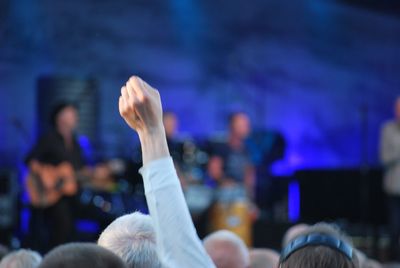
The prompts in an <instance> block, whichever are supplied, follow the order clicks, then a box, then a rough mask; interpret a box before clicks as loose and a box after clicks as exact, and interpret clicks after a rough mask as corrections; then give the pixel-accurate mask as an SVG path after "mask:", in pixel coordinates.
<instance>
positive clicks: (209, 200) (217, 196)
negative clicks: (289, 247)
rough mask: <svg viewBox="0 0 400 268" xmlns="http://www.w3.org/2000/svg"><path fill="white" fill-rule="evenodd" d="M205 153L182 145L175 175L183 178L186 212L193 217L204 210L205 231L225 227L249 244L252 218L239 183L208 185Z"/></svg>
mask: <svg viewBox="0 0 400 268" xmlns="http://www.w3.org/2000/svg"><path fill="white" fill-rule="evenodd" d="M208 158H209V157H208V154H207V153H206V152H204V151H202V150H201V149H200V148H198V147H197V146H196V145H195V144H194V143H193V142H191V141H186V142H184V144H183V154H182V163H180V164H178V167H179V168H180V169H181V172H179V174H182V175H183V177H184V178H180V179H181V180H184V183H182V185H183V190H184V194H185V199H186V202H187V205H188V208H189V211H190V213H191V215H192V217H193V219H194V220H195V219H196V218H197V217H200V216H201V215H204V214H205V213H207V217H208V220H207V222H208V224H207V225H208V226H207V227H208V230H207V231H208V232H213V231H217V230H221V229H224V230H229V231H232V232H234V233H235V234H237V235H238V236H239V237H241V238H242V239H243V241H244V242H245V243H246V244H247V245H248V246H251V244H252V220H251V217H250V212H249V210H250V202H249V200H248V198H247V195H246V190H245V188H244V186H243V185H239V184H232V185H228V186H218V187H217V186H212V185H210V183H208V182H209V181H207V174H206V171H205V170H206V168H205V166H206V165H207V161H208Z"/></svg>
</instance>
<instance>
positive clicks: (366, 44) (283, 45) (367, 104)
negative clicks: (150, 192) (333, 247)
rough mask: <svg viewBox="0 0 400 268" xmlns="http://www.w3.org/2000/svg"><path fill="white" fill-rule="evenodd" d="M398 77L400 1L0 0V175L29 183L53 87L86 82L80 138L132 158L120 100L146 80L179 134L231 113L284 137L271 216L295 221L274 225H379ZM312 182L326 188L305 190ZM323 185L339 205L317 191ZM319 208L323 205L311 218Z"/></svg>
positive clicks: (99, 153) (216, 130)
mask: <svg viewBox="0 0 400 268" xmlns="http://www.w3.org/2000/svg"><path fill="white" fill-rule="evenodd" d="M399 73H400V5H399V3H398V2H397V1H395V0H393V1H389V0H388V1H376V0H375V1H374V0H369V1H357V0H347V1H333V0H330V1H328V0H327V1H311V0H310V1H307V0H301V1H281V0H268V1H267V0H255V1H241V0H232V1H211V0H203V1H197V0H187V1H182V0H167V1H159V0H158V1H157V0H156V1H145V0H137V1H128V0H124V1H94V0H84V1H50V0H43V1H29V0H1V1H0V167H1V168H2V170H5V172H11V174H13V175H10V176H13V178H18V177H19V176H20V173H21V168H22V166H23V163H22V161H23V157H24V155H25V154H26V153H27V151H28V150H29V148H31V146H32V144H33V143H34V141H35V140H36V138H37V135H38V133H39V131H40V128H39V124H40V121H41V120H39V119H40V118H41V116H43V115H41V114H40V111H39V110H40V108H39V107H42V108H43V106H42V105H41V101H43V99H42V98H39V97H38V96H39V91H38V88H39V87H40V82H39V81H40V78H42V79H46V77H47V78H49V77H50V78H51V77H53V78H54V77H57V78H63V79H75V80H77V81H91V82H90V83H91V86H93V88H95V90H93V92H91V94H92V95H91V96H92V98H90V99H91V100H92V102H89V105H92V106H91V107H92V108H90V109H91V110H90V111H95V115H94V116H91V115H88V116H89V117H90V118H92V119H93V118H94V119H93V120H94V121H93V122H92V125H91V128H90V129H86V130H85V131H86V134H88V135H89V137H90V138H91V140H92V143H93V148H94V152H93V154H94V155H95V156H96V157H97V158H106V159H107V158H108V159H109V158H116V157H118V158H131V157H132V153H131V148H134V147H135V146H137V144H138V141H137V138H136V136H135V135H132V132H131V131H130V130H129V129H128V128H127V127H126V126H125V124H124V122H123V121H122V120H121V118H120V116H119V113H118V109H117V100H118V97H119V94H120V87H121V86H122V84H123V83H125V81H126V79H127V78H128V77H129V76H130V75H132V74H137V75H139V76H141V77H143V78H144V80H146V81H149V83H150V84H151V85H153V86H155V87H156V88H158V89H159V90H160V92H161V94H162V96H163V104H164V106H165V107H166V109H167V110H172V111H174V112H175V113H176V114H177V115H178V117H179V121H180V133H181V135H182V136H184V137H186V136H191V137H195V138H198V139H205V138H207V137H212V136H217V135H219V134H220V133H222V132H223V131H224V130H225V129H226V118H227V115H228V114H229V113H230V112H232V111H235V110H242V111H245V112H247V113H248V114H249V115H250V118H251V121H252V125H253V128H254V129H261V130H268V131H273V132H277V133H280V134H281V135H282V137H283V139H284V145H285V146H284V147H282V148H284V149H282V150H283V153H284V154H283V155H282V157H280V159H279V160H278V161H274V163H272V165H271V166H269V167H268V168H269V170H270V173H271V176H272V177H273V178H270V180H273V181H275V182H274V183H275V184H276V185H278V186H276V187H278V188H280V189H281V188H283V189H284V190H282V196H283V197H282V196H280V197H278V198H276V199H277V200H278V201H279V202H280V203H279V204H278V205H277V207H276V206H275V209H278V210H279V209H280V208H279V206H284V207H285V208H284V209H283V211H284V212H285V213H287V214H285V215H284V216H282V217H281V218H279V216H278V217H277V218H275V221H274V220H272V221H271V220H266V222H267V223H268V224H273V223H276V222H279V223H282V224H290V222H291V221H296V220H306V221H316V220H317V219H316V218H317V217H318V218H319V219H321V220H322V219H331V220H337V219H340V220H344V221H346V222H347V221H352V222H356V223H358V224H362V225H364V224H367V223H373V222H374V221H377V222H379V224H384V221H385V219H384V215H380V214H379V215H378V214H375V213H374V214H373V215H372V216H371V215H370V214H368V213H367V212H363V211H362V210H361V208H364V209H365V208H372V204H375V205H377V206H378V207H377V210H376V211H379V212H380V213H383V212H382V211H384V209H385V207H384V201H383V199H382V198H381V197H382V193H381V192H380V180H381V174H380V169H379V162H378V138H379V130H380V125H381V124H382V123H383V122H384V121H385V120H387V119H389V118H391V117H392V110H393V109H392V107H393V101H394V99H395V97H396V96H398V95H399V88H400V75H399ZM68 94H71V95H73V97H74V98H77V97H79V96H80V95H79V94H80V93H79V92H78V93H74V92H69V93H68ZM68 94H67V95H68ZM80 98H81V99H83V100H86V101H87V96H83V97H80ZM93 100H94V101H93ZM92 119H91V120H92ZM83 127H84V124H81V128H83ZM85 131H84V132H85ZM7 174H8V173H7ZM371 174H372V175H371ZM7 176H8V175H7ZM313 178H314V179H315V178H317V179H316V180H317V181H318V183H320V184H321V185H320V186H316V184H315V183H312V184H311V186H310V185H309V184H310V183H309V180H312V179H313ZM322 178H325V179H326V181H330V182H326V181H323V182H321V179H322ZM14 181H15V180H14ZM293 182H294V184H293ZM365 182H367V183H366V184H365ZM259 184H260V185H261V186H260V187H261V188H260V189H261V190H259V191H261V195H262V194H263V193H262V189H263V187H262V185H263V183H262V182H261V183H260V182H259ZM279 185H283V186H279ZM290 185H291V186H290ZM327 185H332V187H337V189H338V191H339V192H334V193H333V195H332V196H333V197H338V198H340V202H337V201H335V202H331V201H332V199H329V198H327V194H328V193H329V191H327V193H326V194H325V195H324V194H322V193H323V191H322V190H321V189H322V188H321V187H323V186H325V187H326V186H327ZM371 186H373V187H371ZM16 187H17V189H18V185H17V186H16ZM299 187H300V188H299ZM302 187H303V190H302ZM7 189H8V188H7ZM298 189H300V197H299V196H298V195H296V192H297V191H298ZM318 189H320V190H321V191H320V192H319V193H320V195H317V194H316V195H313V196H312V197H311V194H312V193H314V192H315V191H316V190H318ZM371 189H373V190H376V191H374V192H371ZM302 191H303V192H302ZM290 192H292V195H291V197H290V196H289V195H290ZM293 192H294V195H293ZM330 193H331V194H332V191H331V192H330ZM288 196H289V197H288ZM303 196H306V197H305V198H304V199H302V197H303ZM287 197H288V198H287ZM290 198H292V199H290ZM293 198H294V199H293ZM352 198H354V199H356V200H357V201H356V203H357V204H355V205H354V206H350V204H354V202H353V201H354V200H353V199H352ZM371 198H378V199H379V200H377V201H376V200H375V199H371ZM310 199H311V200H310ZM320 199H321V200H322V201H321V200H320ZM275 201H276V200H275ZM278 201H277V202H278ZM261 202H262V201H261ZM291 202H292V203H291ZM293 202H294V203H293ZM302 202H303V203H302ZM319 202H327V203H326V206H325V205H321V207H322V209H321V208H315V204H325V203H319ZM328 203H329V204H328ZM331 203H333V204H331ZM310 204H313V205H311V206H310ZM18 206H23V204H22V205H21V204H17V205H16V207H18ZM349 206H350V207H351V208H350V209H349ZM281 209H282V208H281ZM285 209H287V210H285ZM335 209H337V210H338V211H339V210H340V211H339V212H337V213H336V212H335ZM343 209H344V210H345V211H343ZM298 210H299V211H298ZM321 210H322V211H321ZM347 210H348V211H347ZM374 211H375V210H374ZM277 213H278V214H279V212H277ZM290 213H294V214H292V215H289V214H290ZM355 213H356V214H357V213H358V214H357V215H356V214H355ZM3 214H4V213H3ZM367 214H368V215H367ZM321 217H322V218H321ZM370 217H374V220H371V219H370ZM376 218H378V219H376ZM267 223H265V222H262V223H260V224H261V226H263V227H262V228H261V229H263V230H266V227H265V226H266V224H267ZM256 227H257V226H256ZM275 227H276V226H275ZM275 227H274V226H272V227H271V228H275ZM350 229H351V228H350ZM367 229H368V228H367ZM255 230H257V228H255ZM357 230H360V228H358V229H357ZM368 230H369V229H368ZM371 232H373V233H375V234H376V232H378V234H379V230H378V231H376V230H375V231H371ZM355 233H356V232H355ZM267 236H268V235H267ZM259 237H262V236H259ZM264 242H265V240H262V241H261V240H260V241H255V243H259V244H263V243H264ZM265 243H266V242H265Z"/></svg>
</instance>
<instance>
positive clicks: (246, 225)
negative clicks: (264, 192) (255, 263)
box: [210, 187, 253, 247]
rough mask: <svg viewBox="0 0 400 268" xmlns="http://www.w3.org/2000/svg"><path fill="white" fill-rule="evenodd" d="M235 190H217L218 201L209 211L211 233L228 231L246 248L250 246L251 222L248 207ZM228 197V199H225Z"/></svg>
mask: <svg viewBox="0 0 400 268" xmlns="http://www.w3.org/2000/svg"><path fill="white" fill-rule="evenodd" d="M238 192H241V191H240V190H238V189H237V188H231V187H229V188H225V189H224V188H222V189H220V190H219V195H218V197H219V198H218V199H217V200H218V201H217V202H216V203H215V204H214V206H213V208H212V209H211V215H210V216H211V217H210V229H211V231H217V230H229V231H231V232H233V233H235V234H237V235H238V236H239V237H240V238H241V239H242V240H243V241H244V242H245V243H246V245H247V246H248V247H251V246H252V242H253V241H252V220H251V217H250V213H249V209H250V205H249V202H248V201H247V199H246V198H245V197H244V195H243V194H237V193H238ZM227 197H228V198H227Z"/></svg>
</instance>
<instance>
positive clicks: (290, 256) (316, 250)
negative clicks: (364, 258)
mask: <svg viewBox="0 0 400 268" xmlns="http://www.w3.org/2000/svg"><path fill="white" fill-rule="evenodd" d="M279 267H280V268H337V267H341V268H358V267H359V263H358V260H357V256H356V254H355V251H354V250H353V247H352V244H351V241H350V240H349V239H348V238H347V237H346V236H344V235H343V234H342V233H341V231H340V230H339V229H338V228H336V227H335V226H333V225H329V224H327V223H318V224H315V225H313V226H310V227H309V228H307V230H305V231H304V232H302V233H300V234H299V235H298V236H297V237H294V238H293V239H292V241H290V242H289V244H288V245H287V246H286V247H285V248H284V249H283V251H282V253H281V258H280V266H279Z"/></svg>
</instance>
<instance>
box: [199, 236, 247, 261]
mask: <svg viewBox="0 0 400 268" xmlns="http://www.w3.org/2000/svg"><path fill="white" fill-rule="evenodd" d="M203 244H204V247H205V249H206V251H207V253H208V254H209V255H210V257H211V259H212V260H213V262H214V263H215V265H216V266H217V268H225V267H230V268H233V267H241V268H244V267H248V266H249V265H250V257H249V250H248V249H247V246H246V244H245V243H244V242H243V240H242V239H241V238H240V237H239V236H237V235H236V234H234V233H233V232H231V231H228V230H220V231H216V232H214V233H211V234H209V235H208V236H206V237H205V238H204V240H203Z"/></svg>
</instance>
